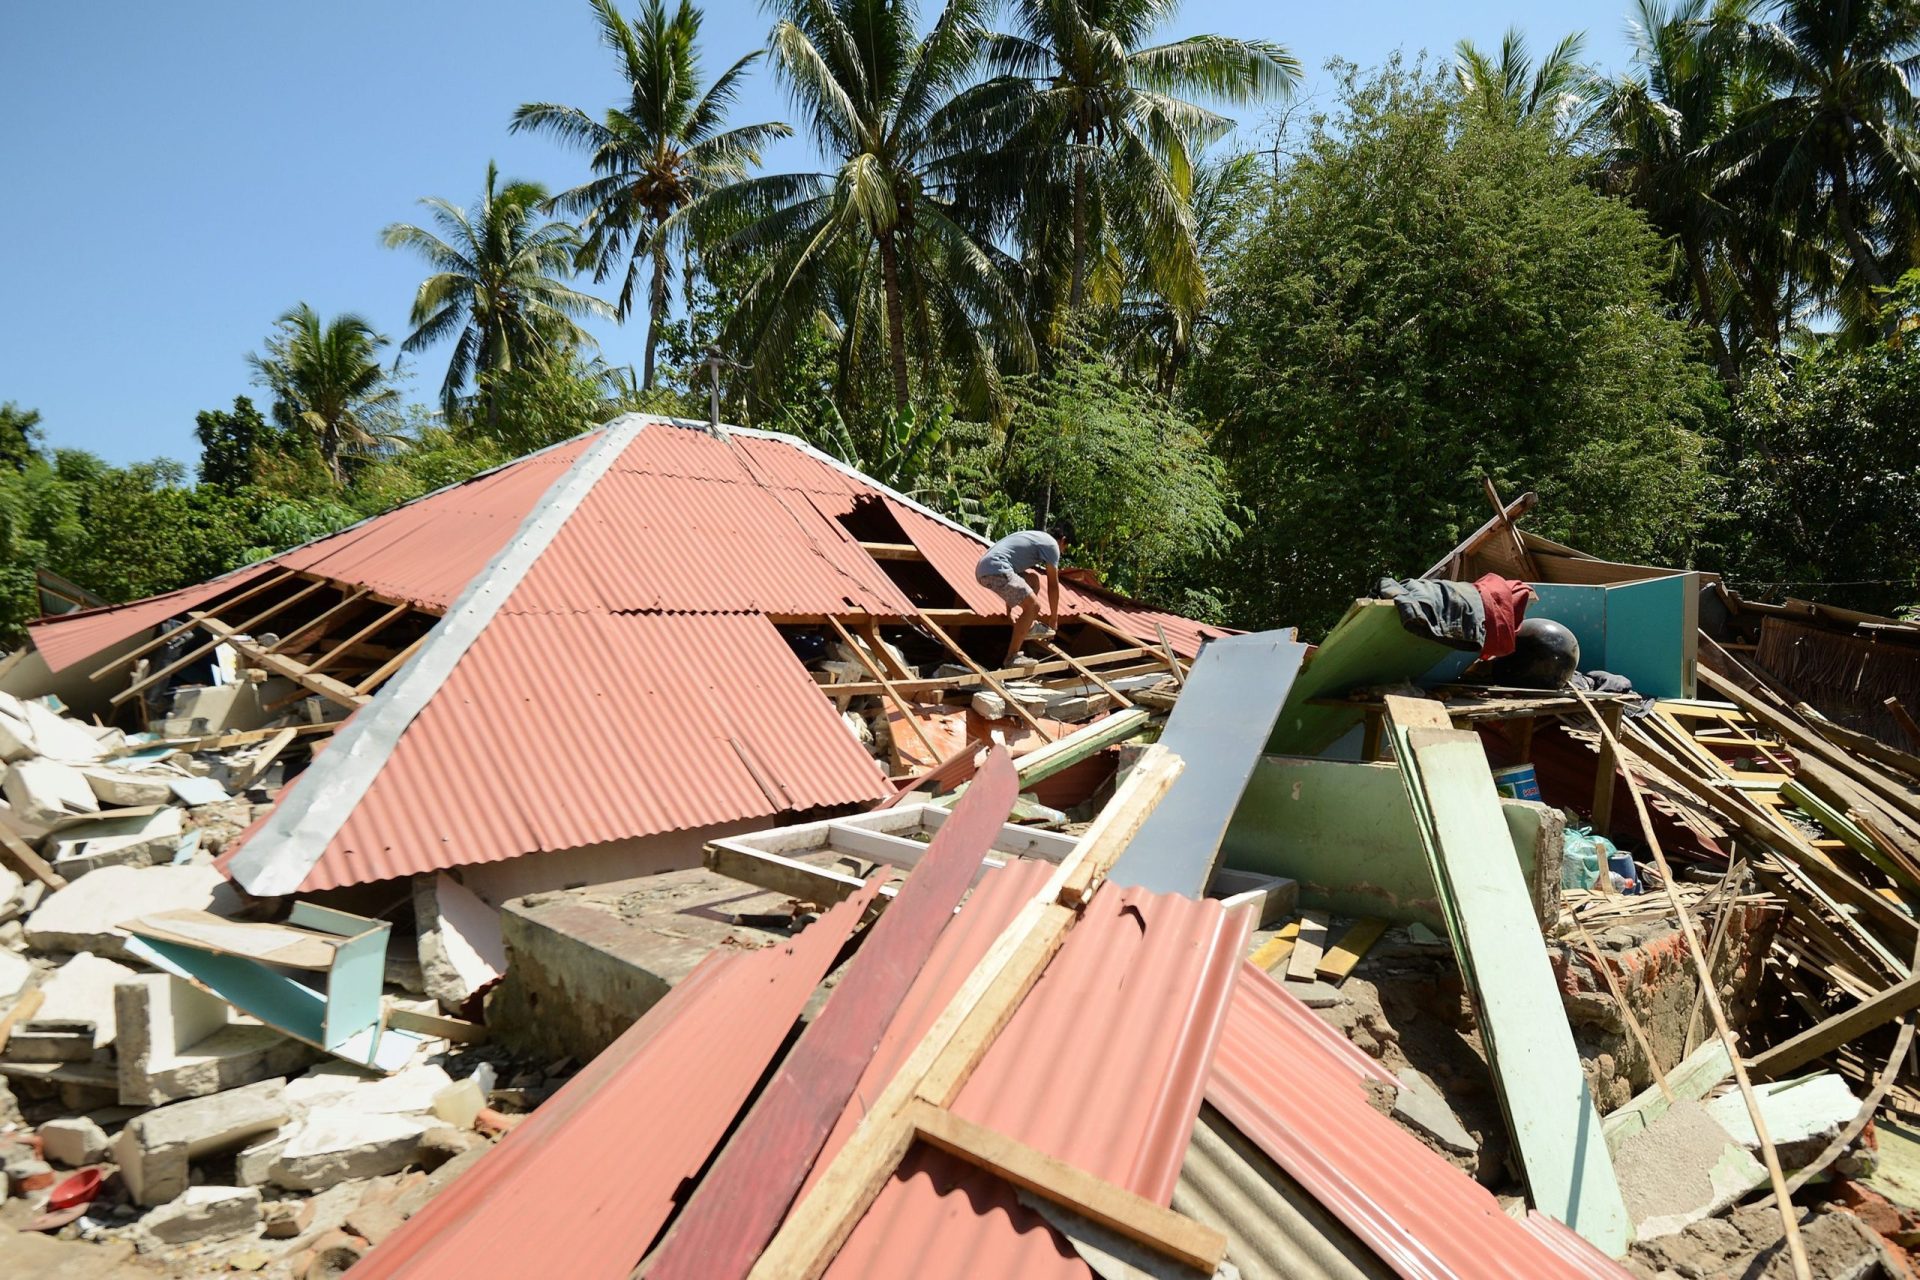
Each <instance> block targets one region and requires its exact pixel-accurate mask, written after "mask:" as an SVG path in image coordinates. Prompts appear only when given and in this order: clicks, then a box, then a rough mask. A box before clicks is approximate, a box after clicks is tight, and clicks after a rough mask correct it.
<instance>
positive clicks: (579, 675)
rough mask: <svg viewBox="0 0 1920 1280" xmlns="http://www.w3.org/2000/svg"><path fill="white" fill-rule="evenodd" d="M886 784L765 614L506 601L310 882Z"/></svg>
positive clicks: (860, 795) (439, 865) (759, 812)
mask: <svg viewBox="0 0 1920 1280" xmlns="http://www.w3.org/2000/svg"><path fill="white" fill-rule="evenodd" d="M563 536H564V535H563ZM295 785H296V786H297V785H299V784H298V783H297V782H296V784H295ZM887 793H888V788H887V787H886V785H885V781H884V779H883V778H882V777H881V775H880V772H879V770H878V768H877V767H876V766H875V764H874V762H873V760H872V759H871V758H870V757H869V756H868V755H867V754H866V752H865V751H864V750H863V749H862V748H861V747H860V745H859V744H858V743H857V742H855V741H854V739H853V736H852V734H850V733H849V732H848V731H847V728H846V726H845V725H844V724H843V723H842V722H841V720H840V718H839V716H838V715H836V714H835V713H834V710H833V705H832V703H830V702H829V701H828V700H827V699H825V698H823V697H822V696H821V695H820V691H819V687H818V686H816V685H815V684H814V683H813V681H812V679H811V678H810V677H809V676H808V675H807V672H806V669H805V668H804V667H802V666H801V665H800V662H799V660H798V659H797V658H795V657H794V656H793V653H792V651H791V650H789V649H788V648H787V645H786V642H785V641H783V640H782V639H781V638H780V635H779V633H778V632H777V631H775V630H774V628H773V626H772V625H771V624H770V623H768V622H767V620H766V619H765V618H763V617H761V616H759V615H758V614H644V615H636V614H606V613H570V614H562V613H552V614H546V613H541V614H529V613H502V614H501V615H499V616H498V617H496V618H495V619H494V621H493V623H492V624H491V625H490V626H488V628H487V629H486V630H485V631H484V632H482V633H481V635H480V638H479V639H478V640H476V641H475V642H474V644H473V647H472V648H471V649H470V650H468V652H467V654H466V656H465V657H464V658H462V659H461V661H460V663H459V665H458V666H456V667H455V668H454V670H453V673H452V675H451V676H450V677H449V678H448V679H447V682H446V683H445V684H444V685H443V686H442V687H441V689H440V691H439V692H438V693H437V694H436V695H435V696H434V698H433V700H432V701H431V702H430V703H429V704H428V705H427V707H426V709H425V710H424V711H423V712H421V714H420V715H419V716H418V717H416V718H415V719H414V721H413V723H412V724H411V725H410V726H409V727H408V728H407V730H406V731H405V732H404V733H403V734H402V735H401V737H400V740H399V742H398V743H397V744H396V745H395V747H394V749H393V754H392V756H391V758H390V759H389V760H388V762H387V764H386V767H385V768H384V769H383V770H382V771H381V773H380V774H379V776H378V777H377V778H375V780H374V782H373V785H372V787H371V788H370V789H369V790H368V792H367V794H366V796H365V798H364V799H363V800H362V801H361V802H360V804H359V806H358V807H357V808H356V809H355V810H354V812H353V814H352V815H351V816H350V817H349V818H348V819H347V821H346V823H345V825H344V826H343V827H342V828H341V831H340V834H339V836H338V837H336V838H335V839H334V840H333V842H332V843H331V844H330V845H328V847H327V849H326V851H325V853H323V854H322V855H321V857H320V860H319V861H318V862H317V863H315V864H314V867H313V869H312V871H311V872H309V874H308V876H307V879H306V881H305V882H304V883H303V884H302V885H301V886H300V888H301V890H302V891H303V892H312V891H315V890H319V889H331V888H337V887H340V886H342V885H349V884H361V883H366V882H368V881H374V880H385V879H391V878H393V877H396V876H409V875H417V874H419V873H421V872H424V871H432V870H440V869H445V868H448V867H455V866H463V865H467V864H469V863H477V862H498V861H502V860H504V859H507V858H512V857H517V856H519V855H521V854H525V853H535V852H543V851H550V850H559V849H573V848H581V847H585V846H588V845H596V844H603V843H606V842H608V841H614V840H623V839H628V838H631V837H635V836H643V835H654V834H658V833H660V832H666V831H680V830H686V829H689V828H694V827H701V826H706V825H708V824H711V823H718V822H732V821H738V820H739V819H742V818H751V817H771V816H773V815H774V814H777V813H780V812H782V811H787V810H794V809H807V808H812V807H815V806H819V805H835V804H849V803H854V802H858V801H866V800H876V799H879V798H881V797H882V796H884V795H886V794H887ZM241 843H242V842H235V844H234V845H233V846H231V847H232V848H234V849H236V850H237V849H238V848H239V847H240V846H241ZM223 865H224V862H223Z"/></svg>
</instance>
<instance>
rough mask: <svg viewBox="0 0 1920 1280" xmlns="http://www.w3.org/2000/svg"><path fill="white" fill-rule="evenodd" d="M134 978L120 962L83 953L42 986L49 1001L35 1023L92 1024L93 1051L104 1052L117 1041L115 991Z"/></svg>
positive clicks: (35, 1019)
mask: <svg viewBox="0 0 1920 1280" xmlns="http://www.w3.org/2000/svg"><path fill="white" fill-rule="evenodd" d="M133 976H134V972H133V970H132V969H129V968H128V967H127V966H126V965H123V964H121V963H120V962H119V961H117V960H109V959H107V958H106V957H104V956H97V955H94V954H92V953H91V952H87V951H82V952H81V953H80V954H78V955H76V956H74V957H73V959H71V960H69V961H67V962H66V963H65V964H63V965H61V966H60V968H59V969H58V970H56V971H55V972H54V974H53V976H52V977H50V978H48V979H47V980H46V981H45V982H42V983H41V984H40V990H41V991H42V992H44V993H45V996H46V998H45V1000H44V1001H43V1002H42V1003H41V1005H40V1008H39V1010H38V1011H37V1012H36V1013H35V1014H34V1015H33V1016H34V1021H36V1022H69V1021H73V1022H91V1023H92V1024H93V1027H94V1032H93V1047H94V1048H96V1049H104V1048H106V1047H107V1046H108V1045H110V1044H112V1043H113V1038H114V1019H113V989H114V987H115V985H117V984H118V983H120V982H122V981H124V980H125V979H127V978H131V977H133Z"/></svg>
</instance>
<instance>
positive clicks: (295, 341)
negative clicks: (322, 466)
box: [247, 302, 400, 483]
mask: <svg viewBox="0 0 1920 1280" xmlns="http://www.w3.org/2000/svg"><path fill="white" fill-rule="evenodd" d="M274 327H275V330H276V332H275V333H274V335H273V336H272V337H270V338H268V339H267V341H266V351H265V353H264V354H259V353H256V354H252V355H249V356H248V357H247V362H248V363H249V364H251V365H252V366H253V368H254V373H255V377H256V380H257V381H258V382H259V383H260V384H261V385H262V386H264V387H266V388H267V389H268V390H270V391H272V392H273V394H274V404H273V416H274V420H275V421H276V422H278V423H279V424H280V426H281V427H282V428H285V429H289V430H292V429H299V430H304V431H306V432H309V433H310V434H311V435H312V436H313V439H314V443H315V444H316V445H318V446H319V449H320V456H321V458H322V459H323V460H324V461H325V462H326V464H327V470H328V471H329V472H330V473H332V475H333V478H334V482H335V483H343V482H344V481H345V479H346V472H345V469H344V467H343V466H342V463H341V459H342V456H343V455H344V454H345V453H346V452H347V450H349V449H361V448H366V447H368V446H370V445H373V444H374V443H376V442H377V441H378V440H379V439H380V438H381V437H382V436H383V435H384V434H386V433H383V432H381V431H379V430H378V429H377V425H378V421H379V418H378V414H379V411H380V410H381V409H383V408H385V407H387V406H388V405H391V404H392V403H393V402H394V401H396V400H398V399H399V397H400V393H399V391H398V390H397V389H395V388H394V387H393V386H392V385H391V384H390V383H389V382H388V381H387V370H386V368H385V366H383V365H382V364H381V362H380V359H379V351H380V348H382V347H384V346H386V345H387V339H385V338H383V337H381V336H380V335H379V334H377V333H375V332H374V330H373V326H372V325H371V324H369V323H367V321H366V319H365V318H364V317H362V316H358V315H355V314H354V313H353V312H351V311H348V312H342V313H341V314H340V315H337V316H335V317H334V318H333V319H332V320H331V321H326V322H322V320H321V319H320V314H319V313H318V312H316V311H315V310H314V309H313V308H312V307H310V306H308V305H307V304H306V303H304V302H303V303H301V304H300V305H299V306H296V307H294V308H293V309H292V310H290V311H287V312H286V313H285V314H283V315H282V316H281V317H280V318H279V319H278V320H276V321H275V322H274Z"/></svg>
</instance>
